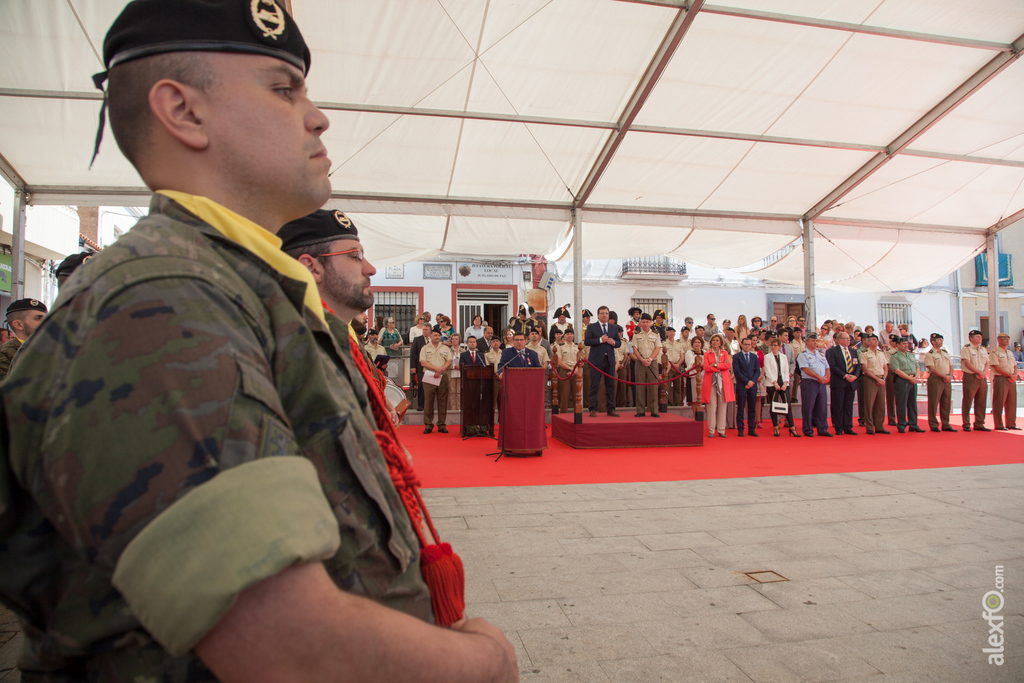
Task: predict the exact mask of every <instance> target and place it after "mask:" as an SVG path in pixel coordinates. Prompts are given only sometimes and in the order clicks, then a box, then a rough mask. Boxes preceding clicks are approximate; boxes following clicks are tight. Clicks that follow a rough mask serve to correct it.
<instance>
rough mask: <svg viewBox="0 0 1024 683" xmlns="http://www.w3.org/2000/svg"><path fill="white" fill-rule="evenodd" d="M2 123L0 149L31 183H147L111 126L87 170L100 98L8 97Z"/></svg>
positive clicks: (112, 184) (4, 103)
mask: <svg viewBox="0 0 1024 683" xmlns="http://www.w3.org/2000/svg"><path fill="white" fill-rule="evenodd" d="M0 102H2V104H3V112H4V114H3V125H0V150H2V151H0V153H2V154H3V155H4V156H5V157H6V158H7V159H8V160H9V161H12V162H14V163H16V164H17V165H16V168H17V169H18V172H19V173H20V174H21V176H22V177H23V178H25V180H26V181H27V182H29V183H38V184H40V185H107V186H114V187H143V182H142V178H140V177H139V174H138V173H136V172H135V169H134V168H132V166H131V164H129V163H128V160H127V159H125V158H124V156H123V155H122V154H121V151H120V150H119V149H118V148H117V142H115V141H114V135H113V133H111V132H110V127H109V126H107V131H106V134H105V135H104V138H103V147H102V150H101V152H100V155H99V156H98V157H96V163H95V164H93V167H92V170H91V171H90V170H89V160H90V159H91V158H92V151H93V144H94V143H95V141H96V125H97V123H98V122H99V110H100V102H99V101H94V100H38V99H27V98H20V97H8V98H3V99H2V100H0Z"/></svg>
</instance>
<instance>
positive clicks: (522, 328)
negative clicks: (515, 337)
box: [511, 304, 535, 338]
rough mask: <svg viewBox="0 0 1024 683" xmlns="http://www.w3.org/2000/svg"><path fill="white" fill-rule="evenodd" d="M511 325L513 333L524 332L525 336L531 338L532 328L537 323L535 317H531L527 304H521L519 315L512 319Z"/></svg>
mask: <svg viewBox="0 0 1024 683" xmlns="http://www.w3.org/2000/svg"><path fill="white" fill-rule="evenodd" d="M511 327H512V332H513V333H516V332H522V333H523V336H524V337H526V338H529V336H530V330H532V329H533V328H534V327H535V325H534V320H533V318H531V317H530V314H529V312H528V311H527V309H526V306H524V305H522V304H520V305H519V317H517V318H516V319H515V320H513V321H512V325H511Z"/></svg>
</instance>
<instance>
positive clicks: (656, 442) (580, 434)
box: [551, 410, 705, 448]
mask: <svg viewBox="0 0 1024 683" xmlns="http://www.w3.org/2000/svg"><path fill="white" fill-rule="evenodd" d="M620 415H621V417H608V416H607V415H605V414H599V415H598V417H589V416H587V415H586V414H584V416H583V424H575V422H574V418H575V415H574V414H573V413H567V414H564V415H562V414H559V415H552V416H551V436H552V438H555V439H558V440H559V441H561V442H562V443H564V444H566V445H567V446H572V447H573V448H650V447H655V446H703V445H704V429H705V428H704V423H703V422H696V421H694V420H693V419H691V418H688V417H682V416H679V415H672V414H671V413H668V414H666V413H662V415H661V417H651V416H650V415H648V416H647V417H635V413H633V412H632V411H631V410H627V411H623V412H621V413H620Z"/></svg>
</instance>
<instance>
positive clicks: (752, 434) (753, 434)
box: [750, 432, 761, 437]
mask: <svg viewBox="0 0 1024 683" xmlns="http://www.w3.org/2000/svg"><path fill="white" fill-rule="evenodd" d="M750 436H758V437H759V436H761V435H760V434H758V433H757V432H750Z"/></svg>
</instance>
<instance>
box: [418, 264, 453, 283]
mask: <svg viewBox="0 0 1024 683" xmlns="http://www.w3.org/2000/svg"><path fill="white" fill-rule="evenodd" d="M423 279H424V280H451V279H452V264H450V263H424V264H423Z"/></svg>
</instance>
